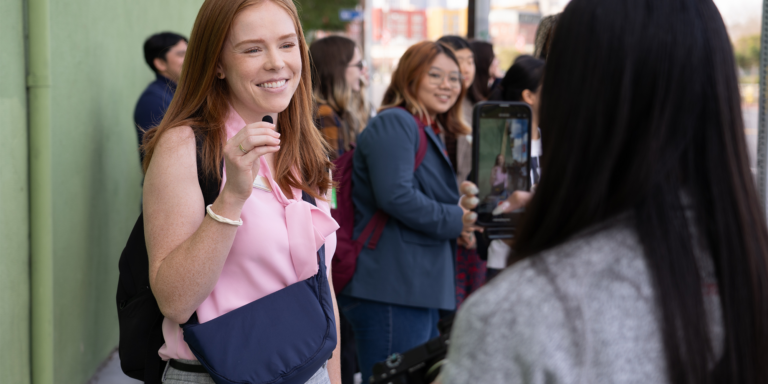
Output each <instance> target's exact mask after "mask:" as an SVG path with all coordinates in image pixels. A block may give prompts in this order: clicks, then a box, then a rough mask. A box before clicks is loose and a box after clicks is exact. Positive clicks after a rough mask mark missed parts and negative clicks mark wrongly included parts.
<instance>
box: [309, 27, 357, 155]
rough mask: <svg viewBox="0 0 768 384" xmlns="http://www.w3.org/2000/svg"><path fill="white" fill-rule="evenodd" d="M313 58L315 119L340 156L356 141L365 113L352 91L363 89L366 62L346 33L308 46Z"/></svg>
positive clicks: (336, 153)
mask: <svg viewBox="0 0 768 384" xmlns="http://www.w3.org/2000/svg"><path fill="white" fill-rule="evenodd" d="M309 54H310V58H311V61H312V75H313V79H312V91H313V94H314V97H315V103H316V106H315V108H316V112H315V121H316V123H317V127H318V128H319V129H320V132H321V133H322V134H323V137H324V138H325V140H326V141H327V142H328V144H330V146H331V148H333V150H334V152H335V153H334V155H333V158H336V157H337V156H341V155H342V154H344V152H346V151H348V150H350V148H351V146H352V145H354V144H355V141H356V139H357V133H358V132H359V131H360V129H361V127H362V126H363V125H362V124H361V121H362V120H364V119H365V117H364V116H360V115H359V112H360V111H359V106H358V105H356V104H355V101H354V100H353V94H355V93H356V92H360V85H361V82H360V78H361V77H362V76H363V68H364V67H365V62H364V61H363V55H362V54H361V53H360V49H359V48H358V47H357V44H355V42H354V41H352V40H351V39H348V38H346V37H344V36H328V37H325V38H322V39H320V40H317V41H315V42H313V43H312V45H310V47H309Z"/></svg>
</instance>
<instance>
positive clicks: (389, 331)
mask: <svg viewBox="0 0 768 384" xmlns="http://www.w3.org/2000/svg"><path fill="white" fill-rule="evenodd" d="M336 300H337V302H338V304H339V310H341V311H342V312H343V313H344V316H345V317H346V318H347V320H349V322H350V324H352V329H353V330H354V332H355V341H356V343H357V359H358V363H359V364H360V373H362V375H363V383H367V382H368V379H369V378H370V377H371V374H372V373H371V370H372V369H373V365H374V364H375V363H378V362H380V361H384V360H385V359H386V358H387V357H389V356H390V355H392V354H393V353H403V352H405V351H407V350H409V349H411V348H414V347H416V346H418V345H421V344H424V343H426V342H427V341H429V340H430V339H433V338H435V337H437V336H438V332H437V321H438V320H439V319H440V317H439V315H438V310H437V309H433V308H419V307H407V306H404V305H396V304H388V303H382V302H378V301H371V300H364V299H358V298H355V297H350V296H346V295H339V296H337V298H336Z"/></svg>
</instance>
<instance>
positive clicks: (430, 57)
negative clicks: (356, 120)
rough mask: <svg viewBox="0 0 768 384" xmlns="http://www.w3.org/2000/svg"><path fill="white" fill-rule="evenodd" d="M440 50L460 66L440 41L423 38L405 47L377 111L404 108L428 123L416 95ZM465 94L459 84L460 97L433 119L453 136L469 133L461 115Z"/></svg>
mask: <svg viewBox="0 0 768 384" xmlns="http://www.w3.org/2000/svg"><path fill="white" fill-rule="evenodd" d="M441 53H442V54H445V55H446V56H448V58H449V59H451V60H452V61H453V62H454V63H456V66H459V60H457V59H456V55H455V54H454V53H453V50H452V49H451V48H450V47H448V46H445V45H443V44H441V43H436V42H434V41H422V42H420V43H416V44H414V45H412V46H411V47H410V48H408V49H407V50H406V51H405V53H404V54H403V57H401V58H400V62H399V63H398V64H397V69H395V72H394V73H393V74H392V82H391V83H390V84H389V88H387V91H386V92H385V93H384V99H383V100H382V102H381V104H382V106H381V108H380V109H379V111H382V110H384V109H387V108H392V107H404V108H405V109H407V110H408V111H409V112H411V113H412V114H413V115H415V116H419V117H420V118H421V119H422V120H424V121H425V122H427V123H428V124H431V123H432V122H431V121H429V114H428V113H427V110H426V108H425V107H424V105H423V104H422V103H421V101H419V99H418V98H417V97H416V95H417V94H418V91H419V86H420V85H421V81H422V80H423V79H424V76H426V75H427V72H429V68H430V66H431V65H432V62H433V61H434V60H435V58H436V57H437V56H438V55H440V54H441ZM466 94H467V89H466V88H465V87H464V84H463V83H462V84H461V93H460V94H459V98H458V99H456V103H455V104H454V105H453V106H452V107H451V108H450V109H449V110H448V111H446V112H445V113H441V114H439V115H437V116H436V120H437V121H439V122H440V124H442V126H443V128H445V130H447V131H448V132H451V133H453V134H454V135H468V134H470V133H471V132H472V130H471V129H470V128H469V127H468V126H467V125H466V124H465V123H464V121H463V120H462V118H461V102H462V100H464V97H465V96H466Z"/></svg>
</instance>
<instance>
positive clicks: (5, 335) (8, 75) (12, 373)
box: [0, 0, 30, 384]
mask: <svg viewBox="0 0 768 384" xmlns="http://www.w3.org/2000/svg"><path fill="white" fill-rule="evenodd" d="M0 52H2V53H0V68H2V70H0V202H3V203H2V204H0V308H2V315H0V345H2V346H3V347H2V348H0V377H2V379H1V380H0V381H3V382H7V383H18V384H28V383H29V382H30V377H29V373H30V365H29V363H30V359H29V353H30V339H29V336H30V302H29V296H30V292H29V179H28V172H29V168H28V154H27V147H28V144H27V90H26V83H25V77H26V68H25V50H24V12H23V2H22V1H18V0H14V1H0Z"/></svg>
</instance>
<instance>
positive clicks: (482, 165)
mask: <svg viewBox="0 0 768 384" xmlns="http://www.w3.org/2000/svg"><path fill="white" fill-rule="evenodd" d="M478 108H479V110H478V111H476V115H475V129H474V131H475V134H474V137H473V141H474V140H477V142H476V147H475V158H476V159H475V162H474V164H473V165H475V168H474V170H475V178H476V183H477V186H478V189H479V190H480V194H479V196H478V198H479V199H480V203H479V205H478V208H477V213H478V224H479V225H483V226H496V227H514V226H515V224H517V220H518V219H519V215H520V214H521V213H522V210H519V211H517V212H513V213H511V214H505V215H498V216H493V215H492V214H491V212H493V210H494V208H496V207H497V206H498V205H499V204H501V203H502V202H503V201H505V200H506V199H507V198H508V197H509V196H510V195H511V194H512V193H513V192H514V191H527V190H529V189H530V155H531V153H530V151H531V148H530V146H531V138H530V125H531V119H530V117H531V113H530V108H528V106H527V105H523V106H521V105H517V104H512V105H510V103H505V104H484V105H479V106H478ZM478 117H479V119H478Z"/></svg>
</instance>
